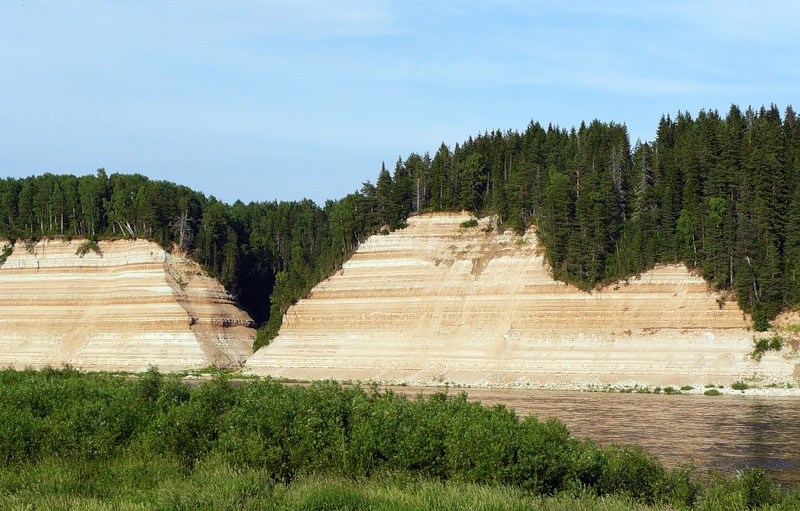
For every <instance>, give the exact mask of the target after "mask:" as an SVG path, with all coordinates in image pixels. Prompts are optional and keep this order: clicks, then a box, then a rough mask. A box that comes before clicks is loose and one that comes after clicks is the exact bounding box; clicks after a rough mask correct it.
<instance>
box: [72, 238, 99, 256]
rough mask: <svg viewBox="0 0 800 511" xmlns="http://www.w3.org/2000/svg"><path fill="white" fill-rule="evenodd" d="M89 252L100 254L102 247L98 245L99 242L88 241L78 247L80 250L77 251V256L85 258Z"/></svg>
mask: <svg viewBox="0 0 800 511" xmlns="http://www.w3.org/2000/svg"><path fill="white" fill-rule="evenodd" d="M89 251H92V252H94V253H95V254H99V253H100V247H99V246H98V245H97V241H95V240H86V241H84V242H83V243H81V244H80V245H79V246H78V249H77V250H76V251H75V255H77V256H80V257H83V256H85V255H86V254H88V253H89Z"/></svg>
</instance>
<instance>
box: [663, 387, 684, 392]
mask: <svg viewBox="0 0 800 511" xmlns="http://www.w3.org/2000/svg"><path fill="white" fill-rule="evenodd" d="M680 393H681V391H680V390H678V389H676V388H675V387H665V388H664V394H680Z"/></svg>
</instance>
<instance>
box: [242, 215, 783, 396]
mask: <svg viewBox="0 0 800 511" xmlns="http://www.w3.org/2000/svg"><path fill="white" fill-rule="evenodd" d="M467 219H469V216H468V215H466V214H431V215H420V216H416V217H412V218H410V219H409V221H408V224H409V225H408V228H407V229H404V230H400V231H396V232H393V233H391V234H389V235H384V236H381V235H376V236H372V237H370V238H369V239H368V240H367V241H366V242H365V243H363V244H362V246H361V247H360V248H359V249H358V251H357V252H356V254H355V255H354V256H353V257H352V258H351V259H350V260H349V261H348V262H347V263H345V265H344V266H343V268H342V270H341V271H339V272H338V273H336V274H335V275H334V276H333V277H331V278H329V279H327V280H325V281H324V282H322V283H320V284H319V285H317V286H316V287H315V288H314V289H313V291H312V293H311V296H310V297H309V298H308V299H303V300H300V301H299V302H298V303H297V304H296V305H295V306H293V307H291V308H290V309H289V311H288V312H287V315H286V317H285V318H284V323H283V326H282V328H281V331H280V335H279V336H278V337H277V338H276V339H275V340H274V341H273V342H272V343H271V344H270V345H269V346H267V347H265V348H263V349H261V350H259V351H258V352H257V353H255V354H254V355H253V357H251V358H250V359H249V360H248V362H247V364H246V367H247V368H248V370H249V371H251V372H253V373H255V374H259V375H272V376H278V377H287V378H298V379H321V378H336V379H342V380H361V381H364V380H373V381H380V382H387V383H409V384H436V383H443V382H447V383H452V384H461V385H471V386H475V385H528V384H535V385H541V384H548V383H555V384H579V385H586V384H593V383H598V384H603V383H620V382H641V383H644V384H651V385H670V384H684V383H717V384H720V383H722V384H729V383H730V382H731V381H734V380H736V379H739V378H753V377H755V378H760V379H761V380H762V381H765V382H766V381H777V382H783V381H793V376H794V371H795V365H796V362H797V361H796V360H793V359H792V357H789V356H787V353H786V350H784V352H781V353H769V354H767V355H765V356H764V357H763V358H762V360H761V361H760V362H756V361H754V360H753V359H752V357H751V356H750V353H751V352H752V350H753V343H754V336H755V335H756V334H755V333H754V332H753V331H751V330H750V328H749V324H750V323H749V320H748V318H747V317H746V315H745V314H743V312H742V311H741V310H740V309H739V308H738V306H737V304H736V303H735V302H732V301H730V300H728V299H726V298H725V297H724V296H722V295H719V294H717V293H714V292H711V291H710V290H709V288H708V285H707V284H706V282H705V281H704V280H703V279H702V278H701V277H699V276H693V275H691V274H690V273H689V272H688V271H687V269H686V268H685V267H683V266H661V267H658V268H655V269H653V270H651V271H649V272H647V273H645V274H643V275H641V276H640V277H638V278H631V279H629V280H628V281H625V282H620V283H618V284H617V285H613V286H609V287H608V288H606V289H604V290H602V291H596V292H592V293H586V292H583V291H580V290H578V289H577V288H575V287H574V286H571V285H568V284H564V283H562V282H558V281H555V280H553V278H552V277H551V276H550V272H549V270H548V268H547V267H546V263H545V260H544V257H543V255H542V254H541V252H540V249H539V247H538V243H537V239H536V235H535V233H534V232H533V231H530V232H528V233H527V234H526V235H525V236H524V237H522V238H519V237H516V236H514V235H512V234H511V233H503V234H497V233H495V232H486V230H485V229H484V228H485V226H486V220H484V221H482V222H481V224H480V225H479V226H478V227H472V228H463V227H461V223H462V222H464V221H465V220H467Z"/></svg>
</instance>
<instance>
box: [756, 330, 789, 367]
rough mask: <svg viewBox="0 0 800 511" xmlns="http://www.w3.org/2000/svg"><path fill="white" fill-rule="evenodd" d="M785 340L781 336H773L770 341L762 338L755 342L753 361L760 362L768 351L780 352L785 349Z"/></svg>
mask: <svg viewBox="0 0 800 511" xmlns="http://www.w3.org/2000/svg"><path fill="white" fill-rule="evenodd" d="M783 345H784V340H783V337H781V336H779V335H775V336H772V338H770V339H766V338H761V339H758V340H757V341H755V345H754V346H753V351H752V352H751V353H750V356H751V357H753V360H757V361H760V360H761V358H762V357H763V356H764V354H765V353H766V352H768V351H780V350H781V349H782V348H783Z"/></svg>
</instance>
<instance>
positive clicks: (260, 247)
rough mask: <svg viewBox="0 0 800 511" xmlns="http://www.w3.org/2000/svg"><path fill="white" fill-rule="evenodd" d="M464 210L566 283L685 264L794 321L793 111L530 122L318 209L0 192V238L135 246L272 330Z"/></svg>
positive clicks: (62, 178) (761, 323) (157, 195)
mask: <svg viewBox="0 0 800 511" xmlns="http://www.w3.org/2000/svg"><path fill="white" fill-rule="evenodd" d="M461 209H465V210H468V211H471V212H473V213H475V214H478V215H484V214H485V215H491V216H492V218H493V224H494V226H495V228H497V229H514V230H516V231H518V232H523V231H525V230H526V229H527V228H528V227H529V226H531V225H534V224H535V225H536V226H537V228H538V233H539V237H540V239H541V241H542V243H543V245H544V247H545V250H546V256H547V259H548V261H549V263H550V265H551V267H552V268H553V272H554V277H555V278H558V279H561V280H565V281H569V282H573V283H575V284H577V285H579V286H580V287H582V288H584V289H589V288H593V287H595V286H597V285H601V284H603V283H607V282H611V281H614V280H618V279H621V278H626V277H628V276H630V275H635V274H639V273H641V272H643V271H645V270H647V269H649V268H651V267H652V266H653V265H655V264H657V263H678V262H682V263H685V264H686V265H687V266H688V267H689V268H693V269H697V270H698V271H699V272H701V273H702V275H703V276H704V277H705V278H706V279H707V280H708V281H709V282H711V283H712V284H713V285H715V286H717V287H718V288H720V289H731V290H733V291H735V293H736V296H737V297H738V300H739V304H740V305H741V307H742V308H743V309H744V310H745V311H748V312H750V313H752V315H753V321H754V324H755V326H756V327H757V328H758V329H764V328H766V327H767V325H768V322H769V320H770V319H772V318H773V317H774V316H775V315H776V314H777V313H778V312H780V311H781V310H783V309H785V308H787V307H796V306H797V305H800V123H798V116H797V114H796V113H795V112H794V110H793V109H792V107H787V108H786V109H785V111H784V113H783V115H781V112H780V111H779V110H778V108H777V107H776V106H774V105H772V106H770V107H769V108H766V107H762V108H760V109H759V110H754V109H753V108H748V109H747V110H745V111H742V110H741V109H740V108H739V107H738V106H736V105H733V106H731V107H730V109H729V111H728V112H727V114H726V115H725V116H722V115H720V114H719V113H718V112H716V111H709V112H706V111H701V112H699V113H698V114H697V116H696V117H692V116H691V115H690V114H688V113H682V112H679V113H678V114H677V115H676V116H675V118H672V117H670V116H669V115H665V116H663V117H662V118H661V120H660V121H659V123H658V129H657V135H656V139H655V140H654V141H652V142H642V141H638V140H637V141H636V142H635V143H634V144H633V145H631V143H630V139H629V135H628V131H627V128H626V127H625V125H621V124H616V123H613V122H612V123H604V122H600V121H597V120H595V121H592V122H591V123H589V124H586V123H582V124H581V125H580V126H579V127H578V128H572V129H570V130H566V129H564V128H560V127H558V126H553V125H549V126H547V127H546V128H545V127H543V126H542V125H541V124H539V123H536V122H531V123H530V124H529V125H528V127H527V128H526V129H525V130H524V131H523V132H521V133H520V132H518V131H506V132H502V131H500V130H495V131H492V132H484V133H483V134H479V135H477V136H475V137H470V138H469V139H468V140H466V141H464V142H463V143H461V144H456V145H455V147H454V148H453V149H451V148H450V147H448V146H447V145H446V144H444V143H442V144H441V146H440V147H439V149H438V150H437V151H436V153H435V155H434V156H433V158H431V157H430V155H429V154H427V153H425V154H422V155H420V154H418V153H412V154H410V155H409V156H408V157H407V158H405V159H403V158H402V157H400V158H398V160H397V162H396V164H395V167H394V170H393V171H392V172H390V171H389V170H388V169H387V168H386V166H385V165H382V166H381V170H380V172H379V174H378V176H377V180H376V184H375V185H373V184H372V183H370V182H369V181H367V182H365V183H363V185H362V187H361V189H360V190H359V191H357V192H354V193H352V194H350V195H347V196H346V197H344V198H341V199H339V200H329V201H327V202H326V203H325V205H324V206H319V205H317V204H315V203H314V202H312V201H309V200H304V201H299V202H283V201H282V202H277V201H273V202H260V203H250V204H246V205H245V204H243V203H241V202H239V201H237V202H236V203H234V204H232V205H228V204H225V203H222V202H220V201H218V200H217V199H215V198H214V197H213V196H212V197H206V196H204V195H203V194H201V193H199V192H196V191H193V190H191V189H189V188H187V187H185V186H181V185H177V184H174V183H170V182H166V181H154V180H150V179H148V178H147V177H145V176H142V175H139V174H131V175H126V174H112V175H111V176H108V175H107V174H106V172H105V171H104V170H103V169H100V170H98V171H97V173H96V175H90V176H83V177H75V176H71V175H53V174H49V173H48V174H43V175H40V176H31V177H27V178H23V179H16V178H6V179H2V180H0V237H3V238H6V239H10V240H18V239H25V240H28V239H36V238H41V237H58V236H63V237H86V238H89V239H92V240H96V239H100V238H118V237H137V238H139V237H140V238H147V239H151V240H153V241H155V242H158V243H160V244H161V245H162V246H164V247H165V248H167V249H172V247H173V246H177V247H179V248H180V249H182V250H185V251H187V252H188V253H189V254H190V255H191V256H192V257H193V258H194V259H195V260H197V261H198V262H199V263H201V264H203V265H204V266H205V267H206V268H207V269H208V271H209V272H210V273H212V274H213V275H215V276H216V277H218V278H219V279H220V281H221V282H222V283H223V284H224V285H225V286H226V287H227V288H228V290H229V291H231V292H232V293H233V294H234V295H236V296H237V297H238V299H239V302H240V303H241V305H242V306H243V307H244V308H245V309H246V310H247V311H248V312H249V313H250V314H251V315H252V316H253V319H254V320H255V321H256V322H257V323H259V324H261V325H263V328H262V329H261V331H260V335H259V340H258V341H257V347H258V346H260V345H262V344H263V343H265V342H268V340H269V339H270V338H271V337H272V336H274V335H275V334H276V333H277V330H278V328H279V326H280V322H281V319H282V317H283V314H284V313H285V312H286V310H287V308H288V307H289V306H290V305H291V304H292V303H293V302H294V301H296V300H297V299H298V298H299V297H301V296H303V295H304V294H306V293H308V292H309V291H310V290H311V288H312V287H313V286H314V285H315V284H316V283H318V282H319V281H320V280H322V279H323V278H325V277H326V276H327V275H329V274H331V273H332V272H333V271H335V270H336V269H337V268H338V267H339V266H340V265H341V263H342V262H343V261H344V260H345V259H346V258H347V257H348V256H349V255H350V254H351V253H352V252H353V251H354V250H355V249H356V248H357V246H358V244H359V243H360V242H361V241H363V240H364V239H365V238H366V237H367V236H368V235H369V234H372V233H376V232H380V231H383V232H385V231H386V230H387V229H396V228H401V227H403V226H404V225H405V220H406V218H407V217H408V216H409V215H410V214H414V213H418V212H430V211H448V210H461Z"/></svg>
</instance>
